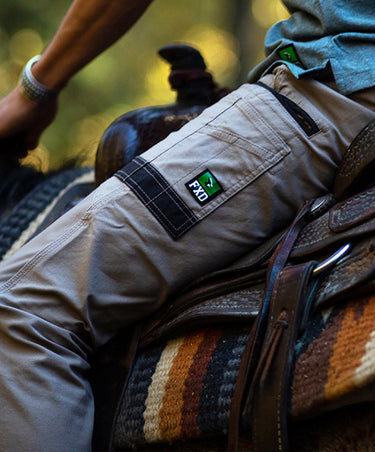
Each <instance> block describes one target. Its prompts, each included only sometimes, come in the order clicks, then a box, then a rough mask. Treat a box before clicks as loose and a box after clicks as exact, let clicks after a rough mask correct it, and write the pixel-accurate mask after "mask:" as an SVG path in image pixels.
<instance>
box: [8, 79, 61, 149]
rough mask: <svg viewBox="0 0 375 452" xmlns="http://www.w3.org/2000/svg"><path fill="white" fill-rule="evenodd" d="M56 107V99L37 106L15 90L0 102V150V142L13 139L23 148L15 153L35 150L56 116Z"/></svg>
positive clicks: (17, 89)
mask: <svg viewBox="0 0 375 452" xmlns="http://www.w3.org/2000/svg"><path fill="white" fill-rule="evenodd" d="M57 107H58V103H57V97H56V98H55V99H53V100H51V101H50V102H48V103H45V104H38V103H36V102H33V101H31V100H29V99H28V98H27V97H26V96H24V95H23V94H22V93H21V92H20V90H19V88H18V87H17V88H15V89H14V90H13V91H11V92H10V93H9V94H8V95H7V96H5V97H4V98H3V99H1V100H0V149H1V148H2V146H1V142H2V141H4V140H7V141H9V142H11V140H12V138H13V137H14V138H15V139H17V144H18V146H22V147H24V149H18V150H17V153H20V152H21V151H23V152H24V153H25V151H27V150H30V149H34V148H36V146H37V145H38V143H39V138H40V135H41V134H42V132H43V131H44V130H45V129H46V127H47V126H48V125H49V124H51V122H52V121H53V119H54V117H55V116H56V112H57ZM20 141H21V142H20ZM18 146H17V147H18ZM9 151H12V149H9Z"/></svg>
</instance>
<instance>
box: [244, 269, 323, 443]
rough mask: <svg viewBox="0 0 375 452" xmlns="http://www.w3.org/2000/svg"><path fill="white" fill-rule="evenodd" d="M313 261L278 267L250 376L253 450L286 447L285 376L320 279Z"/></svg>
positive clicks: (286, 405) (286, 396) (287, 384)
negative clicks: (260, 345) (261, 341)
mask: <svg viewBox="0 0 375 452" xmlns="http://www.w3.org/2000/svg"><path fill="white" fill-rule="evenodd" d="M316 265H317V263H316V262H314V261H311V262H307V263H303V264H300V265H296V266H289V267H286V268H285V269H284V270H282V271H281V272H280V273H279V275H278V277H277V281H276V283H275V290H274V292H273V295H272V300H271V306H270V315H269V317H268V322H267V327H266V335H265V340H264V345H263V349H262V354H261V357H260V360H259V365H258V368H257V369H256V372H255V375H254V377H253V383H252V385H253V386H254V389H253V394H254V396H253V400H252V407H251V431H252V447H253V449H254V452H257V451H265V450H266V451H269V452H272V451H275V452H276V451H277V452H281V451H282V452H286V451H287V450H288V435H287V418H288V412H289V409H288V408H289V387H290V386H289V379H290V374H291V370H292V365H293V358H294V347H295V343H296V341H297V338H298V337H299V335H300V334H301V332H302V331H303V329H302V326H303V325H302V324H303V319H304V318H306V317H307V316H308V313H309V312H310V310H311V306H312V303H313V300H314V299H315V293H316V290H317V288H318V287H319V282H320V278H319V277H316V276H315V275H314V276H313V270H314V268H315V267H316Z"/></svg>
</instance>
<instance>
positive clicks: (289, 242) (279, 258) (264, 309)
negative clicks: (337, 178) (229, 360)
mask: <svg viewBox="0 0 375 452" xmlns="http://www.w3.org/2000/svg"><path fill="white" fill-rule="evenodd" d="M313 202H314V201H313V200H310V201H307V202H305V203H304V204H303V205H302V206H301V208H300V209H299V211H298V213H297V215H296V217H295V219H294V221H293V223H292V224H291V226H290V227H289V229H288V230H287V231H286V233H285V235H284V237H283V239H282V241H281V242H280V244H279V245H278V247H277V248H276V250H275V252H274V254H273V255H272V257H271V259H270V263H269V270H268V274H267V282H266V292H265V296H264V299H263V303H262V306H261V308H260V310H259V314H258V316H257V319H256V327H255V328H256V329H255V336H254V340H253V343H252V344H253V345H252V347H251V352H250V359H249V366H248V371H247V377H248V382H247V388H245V391H246V389H247V393H246V397H245V400H244V401H243V404H242V408H243V414H246V412H248V410H249V407H250V406H251V399H252V396H253V394H252V391H251V380H252V376H253V375H254V374H255V370H256V368H257V366H258V362H259V358H260V352H261V348H262V344H263V340H264V335H265V327H266V323H267V319H268V313H269V307H270V301H271V297H272V293H273V290H274V286H275V282H276V278H277V276H278V274H279V273H280V271H281V270H282V269H283V268H284V267H285V265H286V263H287V260H288V258H289V255H290V253H291V251H292V248H293V246H294V244H295V242H296V240H297V238H298V236H299V233H300V232H301V230H302V229H303V227H304V226H305V225H306V224H307V223H308V221H310V220H311V218H310V215H309V214H310V212H311V211H310V208H311V206H312V204H313ZM249 379H250V381H249Z"/></svg>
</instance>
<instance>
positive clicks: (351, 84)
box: [249, 0, 375, 95]
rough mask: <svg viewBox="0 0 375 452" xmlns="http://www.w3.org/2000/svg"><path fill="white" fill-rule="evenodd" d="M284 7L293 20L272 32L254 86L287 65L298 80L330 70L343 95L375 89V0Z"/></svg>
mask: <svg viewBox="0 0 375 452" xmlns="http://www.w3.org/2000/svg"><path fill="white" fill-rule="evenodd" d="M283 3H284V4H285V6H286V7H287V9H288V11H289V12H290V14H291V16H290V18H289V19H287V20H284V21H282V22H278V23H277V24H275V25H274V26H273V27H271V28H270V30H269V31H268V33H267V36H266V39H265V53H266V58H265V59H264V60H263V61H262V62H261V63H260V64H259V65H257V66H256V67H255V68H254V69H253V70H252V71H251V72H250V74H249V79H250V81H251V82H254V81H256V80H257V79H258V78H259V77H260V76H262V75H263V74H265V73H267V72H269V71H270V70H272V68H273V67H274V66H275V65H277V64H280V62H284V63H286V64H287V65H288V66H289V67H290V69H291V71H292V72H293V74H294V75H295V76H296V77H298V78H302V77H315V78H319V76H320V75H322V74H324V73H326V72H327V69H329V68H330V70H331V71H332V74H333V77H334V79H335V81H336V85H337V87H338V90H339V91H340V92H341V93H342V94H344V95H348V94H351V93H353V92H355V91H359V90H361V89H365V88H370V87H372V86H375V0H284V1H283Z"/></svg>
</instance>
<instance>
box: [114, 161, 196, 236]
mask: <svg viewBox="0 0 375 452" xmlns="http://www.w3.org/2000/svg"><path fill="white" fill-rule="evenodd" d="M115 176H116V177H117V178H118V179H120V180H121V181H122V182H124V183H125V184H126V185H127V186H128V187H129V188H131V189H132V190H133V192H134V193H135V194H136V195H137V197H138V199H139V200H140V201H141V202H142V203H143V204H144V205H145V206H146V207H147V208H148V210H149V211H150V212H151V213H152V214H153V215H154V217H155V218H156V219H157V220H158V221H159V223H160V224H161V225H162V226H163V227H164V229H165V230H166V231H167V232H168V233H169V234H170V235H171V236H172V237H173V239H175V240H177V239H178V238H180V237H181V236H182V235H184V234H185V232H187V231H188V230H189V229H190V228H192V227H193V226H194V225H195V224H197V223H198V221H199V220H198V218H197V217H196V216H195V215H194V212H193V211H192V210H191V209H190V208H189V207H188V206H187V205H186V203H185V202H184V201H183V199H182V198H181V197H180V196H179V194H178V193H177V192H176V191H175V190H174V189H173V188H172V187H171V185H170V184H169V182H168V181H167V180H166V179H165V178H164V177H163V176H162V175H161V174H160V173H159V171H158V170H157V169H156V168H155V167H154V166H153V165H152V164H151V163H149V162H147V160H145V159H144V158H142V157H139V156H138V157H135V159H133V160H132V161H131V162H130V163H128V164H127V165H125V166H124V168H122V169H121V170H120V171H117V173H116V174H115Z"/></svg>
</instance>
